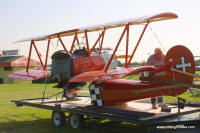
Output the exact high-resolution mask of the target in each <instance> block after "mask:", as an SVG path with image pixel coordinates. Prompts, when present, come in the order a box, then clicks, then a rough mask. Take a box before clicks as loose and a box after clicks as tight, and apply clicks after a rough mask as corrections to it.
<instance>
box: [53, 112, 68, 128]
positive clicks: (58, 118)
mask: <svg viewBox="0 0 200 133" xmlns="http://www.w3.org/2000/svg"><path fill="white" fill-rule="evenodd" d="M51 120H52V122H53V124H54V126H56V127H63V126H64V125H65V123H66V117H65V113H63V112H57V111H53V113H52V117H51Z"/></svg>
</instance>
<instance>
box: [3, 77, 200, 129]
mask: <svg viewBox="0 0 200 133" xmlns="http://www.w3.org/2000/svg"><path fill="white" fill-rule="evenodd" d="M132 79H137V77H135V78H132ZM53 85H54V84H49V85H48V87H47V93H46V94H47V95H51V94H54V93H55V92H59V91H62V90H61V89H54V88H52V86H53ZM44 87H45V85H44V84H31V83H23V84H2V85H0V133H27V132H28V133H55V132H59V133H64V132H65V133H66V132H68V133H73V132H76V133H122V132H123V133H124V132H141V133H142V132H145V131H146V129H147V128H140V127H138V126H136V125H134V124H130V123H125V122H115V121H109V120H102V121H100V120H87V121H86V122H85V127H84V128H82V129H76V130H75V129H71V128H70V127H69V124H68V123H67V124H66V126H65V127H62V128H57V127H54V126H53V124H52V123H51V113H52V111H49V110H43V109H38V108H34V107H26V106H23V107H16V106H15V104H14V103H12V102H11V100H20V99H28V98H39V97H42V92H43V89H44ZM180 97H182V98H185V99H187V100H190V101H195V102H199V101H200V94H197V93H194V97H192V96H191V94H190V93H184V94H182V95H180ZM164 100H167V101H172V100H177V98H171V97H164Z"/></svg>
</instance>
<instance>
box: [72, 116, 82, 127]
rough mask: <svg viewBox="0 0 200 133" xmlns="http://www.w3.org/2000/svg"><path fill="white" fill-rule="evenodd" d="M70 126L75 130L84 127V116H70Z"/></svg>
mask: <svg viewBox="0 0 200 133" xmlns="http://www.w3.org/2000/svg"><path fill="white" fill-rule="evenodd" d="M69 124H70V126H71V127H72V128H74V129H76V128H81V127H83V116H81V115H78V114H70V116H69Z"/></svg>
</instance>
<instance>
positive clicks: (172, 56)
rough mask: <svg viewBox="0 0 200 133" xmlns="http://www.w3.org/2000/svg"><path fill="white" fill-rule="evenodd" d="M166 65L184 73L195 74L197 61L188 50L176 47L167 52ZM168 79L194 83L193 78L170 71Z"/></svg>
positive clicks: (180, 46)
mask: <svg viewBox="0 0 200 133" xmlns="http://www.w3.org/2000/svg"><path fill="white" fill-rule="evenodd" d="M165 64H166V65H171V66H172V68H173V69H177V70H180V71H182V72H183V73H184V72H187V73H191V74H194V73H195V61H194V57H193V54H192V52H191V51H190V50H189V49H188V48H186V47H185V46H182V45H177V46H174V47H172V48H171V49H170V50H169V51H168V52H167V54H166V57H165ZM166 78H167V79H169V80H176V81H179V82H184V83H192V81H193V77H190V76H187V75H184V74H182V73H178V72H173V71H169V73H168V74H167V75H166Z"/></svg>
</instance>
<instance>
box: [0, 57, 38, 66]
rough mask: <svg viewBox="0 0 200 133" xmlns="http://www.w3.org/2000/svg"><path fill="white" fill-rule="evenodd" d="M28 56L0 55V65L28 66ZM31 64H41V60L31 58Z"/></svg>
mask: <svg viewBox="0 0 200 133" xmlns="http://www.w3.org/2000/svg"><path fill="white" fill-rule="evenodd" d="M27 61H28V58H27V57H25V56H6V57H0V66H26V65H27ZM29 66H41V64H40V62H38V61H36V60H34V59H31V60H30V65H29Z"/></svg>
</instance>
